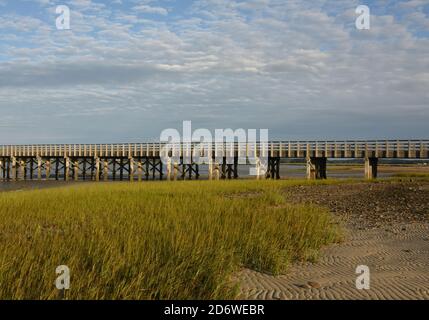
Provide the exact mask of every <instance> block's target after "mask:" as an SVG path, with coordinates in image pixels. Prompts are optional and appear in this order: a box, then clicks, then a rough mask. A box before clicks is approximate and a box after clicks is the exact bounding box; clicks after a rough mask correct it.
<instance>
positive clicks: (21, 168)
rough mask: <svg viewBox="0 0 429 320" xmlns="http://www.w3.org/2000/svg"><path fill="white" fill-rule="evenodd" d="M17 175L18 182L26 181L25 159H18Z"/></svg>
mask: <svg viewBox="0 0 429 320" xmlns="http://www.w3.org/2000/svg"><path fill="white" fill-rule="evenodd" d="M18 163H19V173H18V180H19V179H21V180H25V179H26V172H25V171H26V165H27V164H26V162H25V159H19V161H18Z"/></svg>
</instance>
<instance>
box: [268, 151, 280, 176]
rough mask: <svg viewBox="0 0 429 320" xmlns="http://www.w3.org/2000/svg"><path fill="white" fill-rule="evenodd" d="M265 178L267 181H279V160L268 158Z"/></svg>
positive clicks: (277, 158)
mask: <svg viewBox="0 0 429 320" xmlns="http://www.w3.org/2000/svg"><path fill="white" fill-rule="evenodd" d="M266 177H267V178H268V179H276V180H278V179H280V158H279V157H276V158H271V157H270V158H268V170H267V174H266Z"/></svg>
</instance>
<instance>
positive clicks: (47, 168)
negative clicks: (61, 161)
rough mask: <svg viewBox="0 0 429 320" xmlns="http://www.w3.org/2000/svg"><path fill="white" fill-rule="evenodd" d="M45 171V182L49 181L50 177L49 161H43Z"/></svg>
mask: <svg viewBox="0 0 429 320" xmlns="http://www.w3.org/2000/svg"><path fill="white" fill-rule="evenodd" d="M45 170H46V173H45V175H46V180H49V179H50V177H51V159H47V160H46V161H45Z"/></svg>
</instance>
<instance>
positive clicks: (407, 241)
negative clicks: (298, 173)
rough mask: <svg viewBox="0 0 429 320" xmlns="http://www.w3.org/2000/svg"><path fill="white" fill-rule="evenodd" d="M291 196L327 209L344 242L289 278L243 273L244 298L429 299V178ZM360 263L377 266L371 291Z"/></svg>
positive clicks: (372, 270)
mask: <svg viewBox="0 0 429 320" xmlns="http://www.w3.org/2000/svg"><path fill="white" fill-rule="evenodd" d="M286 194H287V197H288V198H290V197H294V199H295V201H296V202H305V203H317V204H318V205H323V206H326V207H328V208H329V209H330V210H331V211H332V212H333V213H334V214H335V215H336V216H337V217H338V219H339V220H340V221H342V222H341V223H342V224H343V225H344V228H345V232H346V235H345V239H344V241H343V242H342V243H340V244H336V245H333V246H329V247H328V248H325V249H323V250H322V252H321V254H320V258H319V260H318V261H317V262H316V263H309V262H306V263H296V264H294V265H293V266H292V267H291V268H290V270H289V272H288V273H287V274H286V275H282V276H272V275H268V274H264V273H260V272H256V271H253V270H248V269H245V270H242V271H241V272H240V273H239V274H238V275H237V280H238V281H239V282H240V283H241V287H240V288H241V293H240V296H241V298H247V299H429V204H428V199H429V182H411V183H410V182H405V183H401V182H395V183H393V182H385V183H378V184H369V183H368V184H364V183H361V184H347V185H334V186H315V187H307V186H306V187H301V188H300V187H297V188H290V190H286ZM370 194H372V197H371V196H370ZM376 202H377V203H378V205H377V204H376ZM376 208H377V209H376ZM358 265H366V266H368V267H369V268H370V289H369V290H358V289H357V288H356V284H355V282H356V278H357V276H358V275H357V274H356V273H355V271H356V267H357V266H358Z"/></svg>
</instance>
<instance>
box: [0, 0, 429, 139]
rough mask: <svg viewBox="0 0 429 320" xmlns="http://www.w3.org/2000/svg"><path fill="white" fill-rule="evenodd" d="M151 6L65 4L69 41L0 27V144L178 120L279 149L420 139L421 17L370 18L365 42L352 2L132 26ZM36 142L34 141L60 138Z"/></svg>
mask: <svg viewBox="0 0 429 320" xmlns="http://www.w3.org/2000/svg"><path fill="white" fill-rule="evenodd" d="M155 3H156V2H153V1H143V2H142V1H140V2H139V4H138V6H139V7H140V10H139V12H135V11H133V10H128V11H127V10H124V9H123V8H121V9H115V10H114V9H112V8H113V7H108V6H99V3H96V2H92V1H89V0H86V1H84V0H75V1H74V2H73V4H72V5H73V6H74V9H73V10H72V30H71V31H69V32H61V31H57V30H55V29H54V28H53V27H52V25H51V21H42V20H40V19H38V18H35V17H32V18H29V19H23V20H22V18H23V17H22V16H16V15H10V14H9V15H2V14H0V29H2V30H6V29H7V30H10V31H8V33H1V32H0V39H2V43H0V109H1V110H2V112H3V115H4V116H5V117H8V118H7V119H8V126H5V125H4V124H3V125H0V142H1V140H2V138H1V137H6V136H8V139H9V138H10V137H11V135H12V133H14V134H13V136H15V137H17V136H19V135H16V133H17V132H19V130H23V131H24V132H28V135H27V137H30V136H31V137H33V138H35V137H36V136H35V135H33V134H31V130H29V129H28V125H27V124H26V122H25V121H23V120H24V119H26V116H28V115H29V114H32V115H34V120H33V124H34V125H35V126H36V127H37V126H39V127H40V126H44V125H45V124H46V123H47V121H48V122H49V121H50V120H54V122H57V123H64V122H66V124H65V125H64V127H63V129H62V130H63V131H61V133H62V135H61V136H60V137H61V139H69V140H70V141H71V142H73V139H75V141H76V140H79V139H84V138H85V137H91V138H90V139H91V141H93V142H94V141H100V140H101V139H107V140H112V141H113V139H115V138H118V139H119V140H125V138H127V137H129V136H132V135H134V136H135V137H136V138H145V137H156V136H157V134H158V133H159V132H160V131H161V130H162V129H164V128H166V127H169V126H179V125H180V121H182V120H188V119H191V120H194V121H196V125H198V126H206V127H209V128H211V127H246V128H252V127H253V128H259V127H268V128H269V129H271V132H272V134H273V135H277V136H282V137H283V138H285V137H291V138H292V137H297V138H306V137H309V138H336V137H341V138H346V137H354V138H358V137H363V136H364V135H365V136H368V137H373V138H374V137H387V136H389V137H392V135H397V136H401V137H411V136H421V135H424V134H425V133H426V131H427V122H428V120H429V108H428V103H429V91H428V90H427V88H428V87H429V58H428V57H429V40H428V38H427V37H424V36H421V35H420V36H416V35H415V32H416V31H422V30H424V29H423V28H426V27H427V17H426V16H425V15H424V13H422V12H420V11H415V12H409V13H407V14H408V16H407V18H406V19H403V20H400V19H397V18H396V17H394V13H393V12H392V13H385V14H383V15H377V14H375V13H374V12H373V17H372V21H371V30H370V31H368V32H360V31H358V30H356V29H355V28H354V18H355V15H354V13H353V12H354V11H353V10H354V9H353V8H354V6H355V4H356V1H347V0H343V1H337V2H333V3H335V4H336V5H337V6H328V5H326V2H325V1H321V0H320V1H314V2H311V3H308V2H296V1H293V2H289V1H288V2H285V1H281V0H272V1H266V0H253V1H251V2H244V1H229V0H228V1H227V0H216V1H213V0H210V1H208V0H201V1H198V2H195V3H194V4H193V5H192V7H191V8H187V9H186V10H187V11H188V12H191V13H192V14H189V15H188V14H182V15H180V16H179V15H175V16H173V13H174V12H175V10H174V9H173V10H172V11H171V15H170V16H169V19H168V21H165V20H166V19H164V18H162V21H160V20H156V19H155V18H152V19H150V18H148V17H149V16H150V15H144V17H145V18H144V19H142V18H141V17H140V16H139V15H138V13H154V14H156V15H167V13H168V12H167V9H164V8H161V7H159V6H158V5H155ZM148 8H149V9H148ZM154 8H155V9H154ZM156 8H158V9H156ZM330 8H335V10H336V11H335V12H331V11H329V10H328V9H330ZM338 8H341V9H338ZM159 9H163V10H165V11H163V10H159ZM343 9H344V10H343ZM162 12H163V13H162ZM59 119H60V120H59ZM65 119H66V120H65ZM57 120H58V121H57ZM357 123H359V124H360V125H357ZM112 127H113V128H115V130H113V131H109V129H110V128H112ZM14 130H15V131H14ZM43 130H44V132H43V133H40V135H38V137H46V136H48V134H47V133H48V132H56V131H57V130H61V128H57V127H52V128H50V127H49V126H48V127H44V129H43ZM121 130H122V131H121ZM77 132H79V134H81V136H80V135H79V134H78V133H77ZM314 135H318V136H314ZM24 138H25V137H24ZM5 139H6V138H3V140H5ZM8 139H6V140H8ZM39 139H41V138H39ZM87 139H89V138H87ZM80 141H81V140H80ZM80 141H76V142H80ZM3 142H5V143H6V142H7V143H11V141H3ZM22 142H25V143H27V142H29V141H22ZM48 142H49V141H48ZM83 142H85V141H83Z"/></svg>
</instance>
